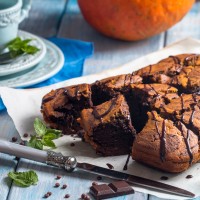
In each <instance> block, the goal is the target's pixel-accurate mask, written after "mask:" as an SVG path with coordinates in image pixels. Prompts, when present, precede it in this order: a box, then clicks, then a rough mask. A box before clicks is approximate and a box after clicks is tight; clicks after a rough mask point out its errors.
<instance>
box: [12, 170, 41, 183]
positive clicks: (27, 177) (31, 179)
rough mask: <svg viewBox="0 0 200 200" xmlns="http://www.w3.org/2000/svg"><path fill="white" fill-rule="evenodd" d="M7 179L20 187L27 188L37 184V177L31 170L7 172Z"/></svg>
mask: <svg viewBox="0 0 200 200" xmlns="http://www.w3.org/2000/svg"><path fill="white" fill-rule="evenodd" d="M8 177H10V178H11V179H12V180H13V181H14V183H15V184H16V185H18V186H20V187H29V186H31V185H36V184H37V182H38V176H37V174H36V173H35V172H34V171H32V170H30V171H27V172H9V173H8Z"/></svg>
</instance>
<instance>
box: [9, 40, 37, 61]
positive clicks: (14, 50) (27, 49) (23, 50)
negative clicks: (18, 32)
mask: <svg viewBox="0 0 200 200" xmlns="http://www.w3.org/2000/svg"><path fill="white" fill-rule="evenodd" d="M31 41H32V39H25V40H22V39H21V38H20V37H16V38H15V39H14V40H12V41H10V42H9V43H8V44H7V47H8V49H9V52H10V54H11V56H12V57H13V58H14V57H17V56H19V55H22V54H35V53H36V52H38V51H39V50H40V49H38V48H37V47H36V46H33V45H30V44H29V43H30V42H31Z"/></svg>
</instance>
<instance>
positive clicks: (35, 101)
mask: <svg viewBox="0 0 200 200" xmlns="http://www.w3.org/2000/svg"><path fill="white" fill-rule="evenodd" d="M199 52H200V41H198V40H194V39H190V38H188V39H185V40H182V41H180V42H177V43H175V44H173V45H170V46H168V47H166V48H164V49H162V50H160V51H157V52H154V53H152V54H149V55H147V56H144V57H142V58H139V59H137V60H134V61H132V62H130V63H127V64H124V65H123V66H121V67H119V68H116V69H112V70H108V71H105V72H102V73H100V74H94V75H90V76H84V77H80V78H75V79H71V80H67V81H64V82H61V83H58V84H54V85H51V86H48V87H44V88H39V89H28V90H26V89H12V88H6V87H0V95H1V97H2V99H3V102H4V104H5V105H6V107H7V111H8V114H9V115H10V116H11V118H12V119H13V122H14V124H15V126H16V129H17V130H18V132H19V134H20V136H21V137H22V138H23V134H24V133H26V132H27V133H29V134H31V133H33V121H34V119H35V117H41V118H42V116H41V113H40V105H41V100H42V97H43V96H44V95H45V94H46V93H48V92H49V91H50V90H52V89H56V88H59V87H65V86H69V85H73V84H78V83H79V84H80V83H92V82H94V81H96V80H100V79H102V78H105V77H109V76H114V75H118V74H124V73H129V72H132V71H134V70H137V69H140V68H142V67H144V66H146V65H148V64H153V63H156V62H158V61H159V60H161V59H162V58H165V57H167V56H169V55H175V54H181V53H199ZM97 67H98V66H97ZM72 142H73V143H75V146H73V147H72V146H71V145H70V144H71V143H72ZM55 143H56V145H57V146H58V148H57V149H56V151H58V152H62V153H63V154H64V155H72V156H75V157H76V158H77V160H78V161H79V162H88V163H91V164H95V165H99V166H102V167H107V166H106V164H107V163H110V164H112V165H113V166H114V169H115V170H119V171H123V167H124V164H125V162H126V159H127V156H116V157H99V156H97V155H96V154H95V152H94V150H93V149H92V148H91V147H90V145H89V144H87V143H84V142H82V141H81V140H80V139H78V138H73V137H71V136H64V137H62V138H60V139H58V140H56V141H55ZM125 172H126V173H130V174H134V175H138V176H142V177H145V178H149V179H152V180H156V181H161V180H160V177H161V176H168V177H169V179H168V180H166V181H161V182H164V183H167V184H170V185H173V186H177V187H181V188H183V189H186V190H189V191H190V192H193V193H195V194H196V196H200V163H199V164H198V163H197V164H195V165H194V166H192V167H191V168H190V169H188V170H187V171H185V172H183V173H180V174H169V173H163V172H160V171H158V170H155V169H152V168H149V167H146V166H144V165H141V164H138V163H137V162H134V161H132V160H131V159H130V161H129V165H128V170H127V171H125ZM187 175H192V176H193V178H191V179H186V176H187ZM134 188H135V190H137V191H140V192H144V193H149V194H152V195H156V196H158V197H160V198H166V199H186V198H184V197H179V196H173V195H169V194H164V193H160V192H155V191H152V190H146V189H143V188H139V187H134Z"/></svg>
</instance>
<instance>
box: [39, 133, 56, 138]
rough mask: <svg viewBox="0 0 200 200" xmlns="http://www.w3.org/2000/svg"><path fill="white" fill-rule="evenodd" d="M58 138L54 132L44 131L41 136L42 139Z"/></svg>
mask: <svg viewBox="0 0 200 200" xmlns="http://www.w3.org/2000/svg"><path fill="white" fill-rule="evenodd" d="M57 138H58V136H57V135H56V134H54V133H46V134H45V135H44V136H43V137H42V139H45V140H55V139H57Z"/></svg>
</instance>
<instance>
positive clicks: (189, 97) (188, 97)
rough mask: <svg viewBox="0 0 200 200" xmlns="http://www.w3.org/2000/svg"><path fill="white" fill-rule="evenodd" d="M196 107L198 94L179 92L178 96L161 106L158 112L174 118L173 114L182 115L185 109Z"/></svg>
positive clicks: (199, 104)
mask: <svg viewBox="0 0 200 200" xmlns="http://www.w3.org/2000/svg"><path fill="white" fill-rule="evenodd" d="M198 108H200V94H195V93H193V94H181V95H180V97H179V98H176V99H172V100H171V102H170V103H169V104H167V105H164V106H163V107H161V109H160V112H161V116H164V117H167V118H170V119H174V116H175V115H182V114H183V113H184V112H185V111H190V110H196V109H198ZM181 118H182V117H181Z"/></svg>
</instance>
